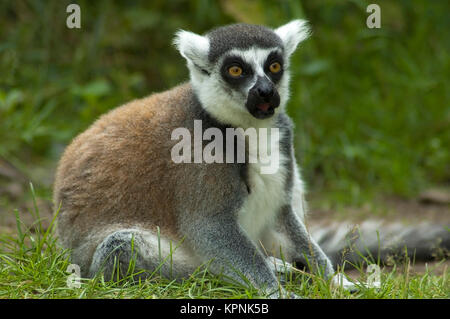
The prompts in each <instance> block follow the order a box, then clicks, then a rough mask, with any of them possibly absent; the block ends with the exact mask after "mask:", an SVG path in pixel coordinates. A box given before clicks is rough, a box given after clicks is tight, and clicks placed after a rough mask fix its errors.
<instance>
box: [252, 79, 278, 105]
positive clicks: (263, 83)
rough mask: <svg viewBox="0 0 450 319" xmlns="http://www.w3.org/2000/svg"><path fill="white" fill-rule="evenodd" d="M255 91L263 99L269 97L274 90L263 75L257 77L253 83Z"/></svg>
mask: <svg viewBox="0 0 450 319" xmlns="http://www.w3.org/2000/svg"><path fill="white" fill-rule="evenodd" d="M255 89H256V93H258V95H259V96H260V97H262V98H263V99H265V100H268V99H270V98H271V97H272V96H273V95H274V93H275V91H274V88H273V84H272V82H271V81H270V80H269V79H267V78H263V77H259V78H258V80H257V81H256V85H255Z"/></svg>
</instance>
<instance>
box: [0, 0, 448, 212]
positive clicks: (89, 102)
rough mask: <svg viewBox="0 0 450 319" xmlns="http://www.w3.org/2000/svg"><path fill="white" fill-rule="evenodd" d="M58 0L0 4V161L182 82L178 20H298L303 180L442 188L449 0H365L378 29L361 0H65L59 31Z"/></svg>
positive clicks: (335, 188) (384, 189)
mask: <svg viewBox="0 0 450 319" xmlns="http://www.w3.org/2000/svg"><path fill="white" fill-rule="evenodd" d="M71 2H75V1H59V0H58V1H39V0H30V1H23V0H6V1H5V0H3V1H1V2H0V159H3V160H6V161H8V162H9V163H12V164H13V165H15V166H16V167H18V168H19V169H20V170H22V171H23V172H26V174H28V175H30V176H33V172H34V171H39V170H40V169H42V167H46V168H49V170H50V171H51V170H52V169H54V168H55V166H56V162H57V160H58V158H59V156H60V154H61V152H62V151H63V149H64V147H65V145H67V143H69V142H70V140H71V139H72V138H73V137H74V136H75V135H76V134H77V133H79V132H81V131H82V130H84V129H85V128H87V126H89V125H90V124H91V123H92V122H93V121H94V120H95V119H96V118H97V117H98V116H99V115H100V114H102V113H104V112H106V111H108V110H110V109H112V108H114V107H116V106H118V105H120V104H122V103H125V102H127V101H129V100H132V99H135V98H140V97H143V96H146V95H148V94H150V93H152V92H157V91H162V90H166V89H168V88H170V87H172V86H174V85H176V84H178V83H179V82H182V81H184V80H186V79H187V78H188V72H187V68H186V67H185V62H184V60H183V59H182V58H181V56H180V55H179V54H178V52H177V51H176V50H175V49H174V47H173V45H172V43H171V42H172V38H173V34H174V33H175V32H176V31H177V30H178V29H180V28H182V29H187V30H191V31H194V32H197V33H203V32H206V31H207V30H209V29H210V28H212V27H216V26H219V25H223V24H228V23H233V22H248V23H257V24H265V25H267V26H270V27H277V26H279V25H282V24H284V23H286V22H288V21H289V20H291V19H294V18H304V19H307V20H309V21H310V24H311V26H312V30H313V33H312V37H311V38H310V39H308V40H307V41H306V42H304V43H303V44H302V45H301V47H300V48H299V49H298V51H297V52H296V53H295V55H294V57H293V62H292V82H291V91H292V98H291V100H290V102H289V106H288V112H289V114H290V115H291V116H292V117H293V119H294V122H295V124H296V133H295V144H296V151H297V156H298V160H299V162H300V165H301V166H302V168H303V175H304V177H305V180H306V182H307V184H308V185H309V189H310V190H311V191H312V192H313V193H319V194H321V196H324V197H325V198H328V199H330V200H332V201H335V202H341V203H345V204H351V205H358V204H361V203H362V202H364V201H370V200H374V199H375V198H376V197H377V196H379V195H387V196H400V197H413V196H416V195H417V194H418V193H419V192H420V191H421V190H423V189H425V188H428V187H431V186H435V185H447V186H448V185H449V182H450V165H449V163H450V130H449V127H450V125H449V124H450V104H449V94H450V90H449V78H450V76H449V75H450V70H449V61H450V59H449V52H450V50H449V46H450V39H449V33H448V32H449V30H450V25H449V24H450V16H449V15H450V3H449V2H448V1H428V0H422V1H410V0H404V1H393V0H386V1H376V3H377V4H379V5H380V7H381V28H380V29H369V28H367V26H366V19H367V16H368V15H369V13H367V12H366V7H367V5H368V4H370V3H372V2H374V1H358V0H354V1H327V0H324V1H318V0H304V1H298V0H292V1H291V0H280V1H237V0H223V1H206V0H191V1H181V0H171V1H162V0H161V1H138V0H134V1H129V0H127V1H109V0H105V1H76V3H78V4H79V5H80V6H81V29H68V28H67V27H66V18H67V16H68V15H69V14H68V13H66V7H67V5H68V4H70V3H71ZM34 183H35V184H36V183H37V184H39V183H40V181H39V180H34ZM44 189H46V191H45V190H44V191H42V192H43V193H44V194H46V195H45V196H46V197H48V198H51V190H50V186H49V184H47V186H45V187H44Z"/></svg>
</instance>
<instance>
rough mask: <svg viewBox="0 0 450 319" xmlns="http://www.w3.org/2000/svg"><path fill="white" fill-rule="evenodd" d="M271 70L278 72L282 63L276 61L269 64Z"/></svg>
mask: <svg viewBox="0 0 450 319" xmlns="http://www.w3.org/2000/svg"><path fill="white" fill-rule="evenodd" d="M269 70H270V72H272V73H278V72H280V71H281V64H280V63H278V62H274V63H272V64H271V65H270V66H269Z"/></svg>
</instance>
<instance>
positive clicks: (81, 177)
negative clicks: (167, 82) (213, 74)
mask: <svg viewBox="0 0 450 319" xmlns="http://www.w3.org/2000/svg"><path fill="white" fill-rule="evenodd" d="M190 90H191V88H190V85H189V84H184V85H181V86H178V87H176V88H174V89H172V90H170V91H166V92H163V93H160V94H154V95H151V96H149V97H147V98H143V99H140V100H135V101H132V102H130V103H128V104H125V105H123V106H121V107H119V108H117V109H114V110H112V111H111V112H109V113H107V114H105V115H103V116H102V117H101V118H100V119H98V120H97V121H96V122H95V123H94V124H93V125H92V126H91V127H90V128H89V129H88V130H87V131H85V132H84V133H82V134H81V135H79V136H78V137H76V138H75V139H74V141H73V142H72V143H71V144H70V146H68V147H67V149H66V151H65V152H64V154H63V156H62V159H61V161H60V164H59V167H58V170H57V173H56V180H55V188H54V189H55V193H54V203H55V205H61V209H60V214H59V218H58V224H59V229H64V230H65V232H66V234H65V236H64V238H65V243H64V244H65V246H66V247H72V246H74V244H75V243H74V242H73V241H76V240H77V238H83V237H85V236H86V235H88V234H89V233H91V232H92V231H94V232H95V231H98V230H99V229H101V226H102V225H105V227H106V226H107V225H109V226H110V225H113V224H120V225H121V226H122V227H127V226H134V225H136V224H138V225H141V226H143V227H144V228H147V229H153V228H155V225H158V226H159V227H160V228H161V230H162V231H163V232H164V233H165V234H167V235H171V236H172V237H173V238H177V237H178V236H177V230H176V225H175V218H174V207H173V204H174V198H173V192H171V191H170V190H173V189H174V188H175V185H174V183H176V182H177V178H176V174H177V169H176V164H174V163H173V161H172V160H171V159H170V154H171V152H170V150H171V148H172V146H173V145H174V144H175V143H176V142H177V141H171V138H170V136H171V132H172V130H173V129H174V128H176V127H180V126H183V124H182V123H183V122H185V121H186V120H187V119H186V117H187V116H192V115H191V114H189V113H188V109H189V103H190V101H189V99H191V98H192V94H190ZM169 175H172V178H171V177H169ZM174 177H175V178H174ZM144 215H145V216H144ZM69 229H70V233H71V234H67V232H69V231H68V230H69ZM72 234H73V235H72ZM75 236H76V237H75Z"/></svg>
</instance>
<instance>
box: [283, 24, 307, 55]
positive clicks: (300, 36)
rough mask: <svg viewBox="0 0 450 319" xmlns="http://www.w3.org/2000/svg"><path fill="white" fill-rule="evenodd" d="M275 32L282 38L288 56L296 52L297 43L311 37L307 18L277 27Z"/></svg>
mask: <svg viewBox="0 0 450 319" xmlns="http://www.w3.org/2000/svg"><path fill="white" fill-rule="evenodd" d="M275 33H276V34H277V35H278V36H279V37H280V38H281V40H282V41H283V44H284V49H285V52H286V55H287V56H290V55H291V54H292V53H294V51H295V49H296V48H297V45H298V44H299V43H300V42H302V41H303V40H305V39H306V38H308V37H309V35H310V30H309V27H308V22H307V21H306V20H300V19H299V20H293V21H291V22H289V23H287V24H285V25H282V26H281V27H279V28H277V29H275Z"/></svg>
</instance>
